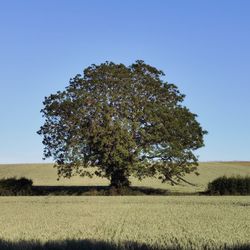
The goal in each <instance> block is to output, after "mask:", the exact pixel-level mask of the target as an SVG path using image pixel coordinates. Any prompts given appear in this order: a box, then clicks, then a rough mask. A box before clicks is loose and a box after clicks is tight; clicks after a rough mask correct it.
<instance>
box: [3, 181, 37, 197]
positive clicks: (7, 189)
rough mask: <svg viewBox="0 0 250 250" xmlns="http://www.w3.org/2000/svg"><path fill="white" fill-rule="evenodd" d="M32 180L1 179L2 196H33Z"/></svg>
mask: <svg viewBox="0 0 250 250" xmlns="http://www.w3.org/2000/svg"><path fill="white" fill-rule="evenodd" d="M32 185H33V182H32V180H29V179H26V178H24V177H22V178H19V179H16V178H15V177H13V178H7V179H0V195H6V196H8V195H31V194H32Z"/></svg>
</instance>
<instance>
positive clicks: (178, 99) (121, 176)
mask: <svg viewBox="0 0 250 250" xmlns="http://www.w3.org/2000/svg"><path fill="white" fill-rule="evenodd" d="M163 76H164V73H163V72H162V71H160V70H158V69H156V68H155V67H152V66H150V65H147V64H145V63H144V62H143V61H136V62H135V63H134V64H132V65H130V66H128V67H126V66H125V65H123V64H115V63H113V62H105V63H102V64H100V65H94V64H93V65H91V66H90V67H88V68H86V69H85V70H84V73H83V75H80V74H78V75H76V76H75V77H74V78H73V79H70V83H69V86H67V87H66V89H65V90H64V91H58V92H57V93H56V94H51V95H50V96H49V97H45V101H44V102H43V104H44V108H43V109H42V110H41V112H42V114H43V117H44V118H45V122H44V125H43V126H42V127H41V128H40V130H39V131H38V134H40V135H42V136H43V144H44V146H45V148H44V156H45V158H47V157H53V158H54V160H55V162H56V166H57V168H58V175H59V177H68V178H70V177H71V176H73V175H81V176H89V177H92V176H94V175H96V176H99V177H105V178H108V179H109V180H110V183H111V186H115V187H122V186H129V184H130V182H129V177H130V176H135V177H137V178H138V179H140V180H141V179H143V178H145V177H149V176H150V177H156V178H159V179H161V180H162V181H163V182H165V181H170V182H171V183H172V184H178V183H179V182H180V181H185V179H184V178H183V177H184V175H185V174H187V173H191V172H193V171H196V170H197V165H198V163H197V162H198V159H197V157H196V156H195V155H194V150H196V149H198V148H200V147H202V146H203V135H204V134H206V131H204V130H202V128H201V126H200V124H199V123H198V122H197V120H196V115H195V114H193V113H191V112H190V111H189V110H188V109H187V108H186V107H185V106H183V105H182V102H183V100H184V95H183V94H181V93H180V92H179V90H178V88H177V87H176V86H175V85H174V84H170V83H168V82H165V81H163V80H162V78H163ZM91 167H92V168H91Z"/></svg>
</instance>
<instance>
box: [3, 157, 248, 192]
mask: <svg viewBox="0 0 250 250" xmlns="http://www.w3.org/2000/svg"><path fill="white" fill-rule="evenodd" d="M198 169H199V173H200V175H199V176H196V175H194V174H190V175H187V176H186V179H187V180H188V181H190V182H192V183H194V184H196V186H190V185H187V184H182V185H179V186H174V187H172V186H171V185H169V184H167V183H164V184H162V183H161V182H160V181H159V180H157V179H151V178H147V179H145V180H143V181H142V182H140V181H138V180H136V179H134V178H131V180H132V184H133V185H134V186H145V187H152V188H161V189H168V190H170V191H174V192H187V193H193V192H197V191H204V190H205V189H206V187H207V183H208V182H210V181H212V180H214V179H216V178H217V177H219V176H223V175H227V176H231V175H242V176H246V175H249V176H250V162H208V163H201V164H200V166H199V167H198ZM13 176H16V177H23V176H24V177H27V178H31V179H32V180H33V181H34V185H42V186H43V185H46V186H54V185H66V186H70V185H72V186H81V185H83V186H100V185H101V186H102V185H108V184H109V182H108V180H106V179H101V178H97V177H95V178H92V179H90V178H87V177H85V178H81V177H73V178H72V179H61V180H60V181H57V172H56V169H55V168H53V165H52V164H11V165H6V164H5V165H4V164H0V178H4V177H13Z"/></svg>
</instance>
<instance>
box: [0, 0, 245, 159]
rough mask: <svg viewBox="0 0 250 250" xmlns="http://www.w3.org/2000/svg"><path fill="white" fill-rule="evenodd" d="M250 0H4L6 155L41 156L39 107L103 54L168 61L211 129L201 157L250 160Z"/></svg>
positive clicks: (0, 29) (1, 154)
mask: <svg viewBox="0 0 250 250" xmlns="http://www.w3.org/2000/svg"><path fill="white" fill-rule="evenodd" d="M249 13H250V1H247V0H246V1H243V0H235V1H228V0H225V1H223V0H220V1H218V0H214V1H212V0H209V1H200V0H199V1H192V0H189V1H186V0H183V1H176V0H172V1H167V0H162V1H160V0H137V1H135V0H126V1H117V0H113V1H112V0H107V1H102V0H99V1H97V0H94V1H93V0H91V1H90V0H89V1H80V0H79V1H77V0H73V1H66V0H58V1H56V0H43V1H31V0H30V1H28V0H23V1H17V0H16V1H14V0H10V1H7V0H6V1H4V0H3V1H0V45H1V46H0V87H1V88H0V114H1V116H0V117H1V118H0V119H1V120H0V126H1V127H0V163H15V162H22V163H25V162H42V156H43V155H42V151H43V145H42V138H41V137H40V136H39V135H37V134H36V131H37V130H38V129H39V127H40V126H41V125H42V122H43V120H42V117H41V114H40V109H41V108H42V101H43V99H44V97H45V96H47V95H49V94H51V93H53V92H55V91H57V90H62V89H64V87H65V86H67V85H68V81H69V78H70V77H73V76H75V75H76V74H77V73H82V70H83V69H84V68H85V67H87V66H88V65H90V64H92V63H95V64H98V63H101V62H104V61H106V60H110V61H114V62H116V63H124V64H126V65H129V64H131V63H132V62H134V61H135V60H136V59H142V60H144V61H145V62H146V63H148V64H151V65H153V66H156V67H157V68H159V69H162V70H163V71H164V72H165V73H166V80H167V81H169V82H173V83H175V84H176V85H177V86H178V87H179V88H180V90H181V91H182V92H183V93H184V94H186V95H187V97H186V101H185V105H187V106H188V107H189V108H190V109H191V111H192V112H194V113H196V114H198V116H199V118H198V119H199V121H200V122H201V124H202V126H203V127H204V129H206V130H208V132H209V134H208V135H207V136H206V137H205V143H206V146H205V147H204V148H203V149H201V150H199V151H198V152H197V154H198V155H200V160H201V161H213V160H250V145H249V144H250V15H249Z"/></svg>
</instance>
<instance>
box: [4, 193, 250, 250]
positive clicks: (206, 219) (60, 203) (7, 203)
mask: <svg viewBox="0 0 250 250" xmlns="http://www.w3.org/2000/svg"><path fill="white" fill-rule="evenodd" d="M0 207H1V213H0V238H1V239H4V240H6V241H7V242H8V241H9V242H20V241H25V242H26V244H27V245H29V244H28V243H27V242H31V243H30V245H29V246H32V244H33V246H34V245H36V244H38V243H34V240H36V241H37V242H40V243H39V244H41V245H42V244H43V243H46V242H49V241H54V242H61V244H63V242H64V241H65V240H66V239H70V240H75V241H73V242H74V244H75V246H78V247H80V246H81V244H82V245H83V246H84V244H85V245H86V244H87V243H86V242H88V241H89V242H91V241H92V243H91V244H92V245H91V246H93V247H95V244H96V248H97V249H99V248H98V246H99V247H101V246H102V247H103V246H105V244H107V245H108V244H112V245H113V246H120V248H122V247H123V246H125V245H126V242H127V244H129V245H130V247H133V246H137V248H136V247H135V249H144V248H145V249H164V248H167V247H169V249H171V248H174V249H175V248H180V249H219V248H221V249H224V248H225V245H226V246H227V247H228V248H230V247H234V248H232V249H236V248H235V247H236V246H238V247H240V246H241V247H242V246H245V247H246V246H250V238H249V235H250V209H249V208H250V198H249V197H246V196H245V197H229V196H227V197H202V196H178V197H173V196H169V197H167V196H165V197H163V196H161V197H156V196H155V197H152V196H144V197H141V196H140V197H121V196H120V197H1V198H0ZM32 242H33V243H32ZM77 242H78V243H77ZM128 242H129V243H128ZM51 244H52V243H51ZM55 244H56V243H55ZM57 244H59V243H57ZM64 244H66V243H64ZM89 244H90V243H89ZM140 244H141V245H142V247H143V246H144V248H142V247H141V248H140V247H139V246H140ZM0 246H1V243H0ZM146 247H147V248H146ZM1 249H2V248H1ZM80 249H84V248H80ZM100 249H103V248H100ZM104 249H105V248H104ZM118 249H119V247H118ZM130 249H133V248H130ZM225 249H227V248H225ZM239 249H240V248H239ZM245 249H247V248H245Z"/></svg>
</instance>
